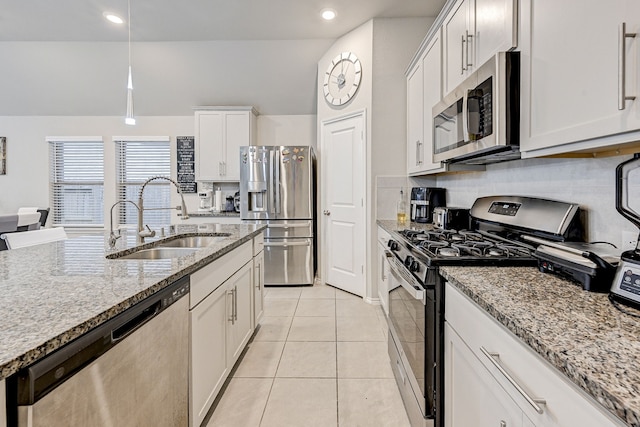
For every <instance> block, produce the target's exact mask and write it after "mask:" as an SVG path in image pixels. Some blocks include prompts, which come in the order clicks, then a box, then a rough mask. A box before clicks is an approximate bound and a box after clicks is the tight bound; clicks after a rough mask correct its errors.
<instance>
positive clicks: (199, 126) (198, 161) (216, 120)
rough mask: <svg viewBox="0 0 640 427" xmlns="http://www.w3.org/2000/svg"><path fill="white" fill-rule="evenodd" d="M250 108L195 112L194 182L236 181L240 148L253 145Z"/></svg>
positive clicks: (253, 112)
mask: <svg viewBox="0 0 640 427" xmlns="http://www.w3.org/2000/svg"><path fill="white" fill-rule="evenodd" d="M256 123H257V120H256V112H255V110H254V109H253V108H252V107H233V108H231V107H199V108H198V110H196V112H195V156H196V158H195V168H196V170H195V174H196V181H213V182H225V181H240V147H241V146H243V145H255V144H256V134H257V132H256Z"/></svg>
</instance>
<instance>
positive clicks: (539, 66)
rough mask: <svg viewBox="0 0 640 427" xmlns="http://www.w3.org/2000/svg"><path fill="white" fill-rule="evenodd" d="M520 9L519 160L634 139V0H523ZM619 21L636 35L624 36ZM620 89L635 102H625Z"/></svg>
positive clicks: (639, 115) (638, 74)
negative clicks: (560, 0) (623, 62)
mask: <svg viewBox="0 0 640 427" xmlns="http://www.w3.org/2000/svg"><path fill="white" fill-rule="evenodd" d="M521 7H522V23H523V27H522V34H521V35H522V43H521V49H522V91H521V93H522V113H521V121H522V123H521V142H520V146H521V150H522V151H523V157H535V156H542V155H551V154H561V153H566V152H572V151H578V150H587V151H588V150H593V149H597V148H602V147H606V146H612V145H617V144H621V143H626V142H631V141H638V139H640V132H638V130H640V93H639V92H638V91H639V89H640V2H638V1H637V0H614V1H608V2H590V3H589V7H584V2H581V1H579V0H567V1H562V2H558V1H553V0H536V1H535V2H533V1H532V0H522V5H521ZM623 23H626V33H630V34H638V35H637V36H636V37H635V38H631V37H622V35H621V25H622V24H623ZM621 45H624V46H625V49H624V51H620V50H619V47H620V46H621ZM623 55H624V56H626V66H625V67H624V69H621V68H619V64H620V61H621V58H622V56H623ZM619 72H620V73H619ZM621 75H624V76H625V77H626V79H623V78H622V77H621ZM623 83H624V85H622V84H623ZM621 89H624V90H621ZM622 92H624V95H626V96H638V98H636V99H635V100H626V101H623V100H622V97H623V93H622ZM620 101H623V102H622V106H624V109H623V110H620V109H619V102H620Z"/></svg>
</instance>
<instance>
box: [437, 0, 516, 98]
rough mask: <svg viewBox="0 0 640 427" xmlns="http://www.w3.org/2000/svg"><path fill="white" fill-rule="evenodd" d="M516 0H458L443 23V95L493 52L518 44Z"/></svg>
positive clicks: (508, 48)
mask: <svg viewBox="0 0 640 427" xmlns="http://www.w3.org/2000/svg"><path fill="white" fill-rule="evenodd" d="M517 5H518V0H458V1H456V2H455V4H454V5H453V7H452V8H451V9H450V10H449V12H448V13H447V15H446V16H445V18H444V21H443V23H442V32H443V38H444V40H443V41H444V43H443V46H444V47H443V49H444V52H443V66H442V70H443V88H444V93H443V95H446V94H448V93H449V92H451V91H452V90H453V89H455V88H456V86H458V85H459V84H460V83H461V82H462V81H463V80H464V79H465V78H466V77H467V76H468V75H469V74H471V73H473V72H474V71H475V70H476V69H477V68H478V67H479V66H480V65H482V64H484V63H485V62H486V61H487V60H489V58H491V57H492V56H493V55H494V54H495V53H497V52H501V51H507V50H510V49H513V48H515V47H516V46H517V45H518V32H517V30H518V25H517V22H518V7H517Z"/></svg>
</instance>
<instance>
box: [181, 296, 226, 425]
mask: <svg viewBox="0 0 640 427" xmlns="http://www.w3.org/2000/svg"><path fill="white" fill-rule="evenodd" d="M228 300H230V298H228V296H227V288H226V287H224V286H220V287H219V288H218V289H216V290H215V291H214V292H213V293H211V294H210V295H209V296H208V297H207V298H206V299H205V300H204V301H202V302H201V303H200V304H198V305H197V306H196V307H195V308H194V309H193V310H192V311H191V363H190V367H191V369H190V370H191V378H190V384H191V386H190V387H189V388H190V390H191V393H190V397H189V408H190V415H189V419H190V420H191V425H192V426H199V425H200V423H201V422H202V420H203V419H204V417H205V416H206V415H207V411H208V410H209V408H210V407H211V404H212V403H213V401H214V400H215V398H216V396H217V394H218V392H219V391H220V388H222V385H223V384H224V381H225V380H226V378H227V376H228V375H229V368H228V367H227V355H226V345H225V340H226V329H227V305H228Z"/></svg>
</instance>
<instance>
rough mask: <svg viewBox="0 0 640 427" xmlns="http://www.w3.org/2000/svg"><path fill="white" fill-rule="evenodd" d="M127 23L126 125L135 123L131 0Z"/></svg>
mask: <svg viewBox="0 0 640 427" xmlns="http://www.w3.org/2000/svg"><path fill="white" fill-rule="evenodd" d="M127 13H128V16H127V24H128V25H129V77H128V79H127V115H126V116H125V118H124V122H125V124H127V125H135V124H136V119H135V117H133V83H132V80H131V0H127Z"/></svg>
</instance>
